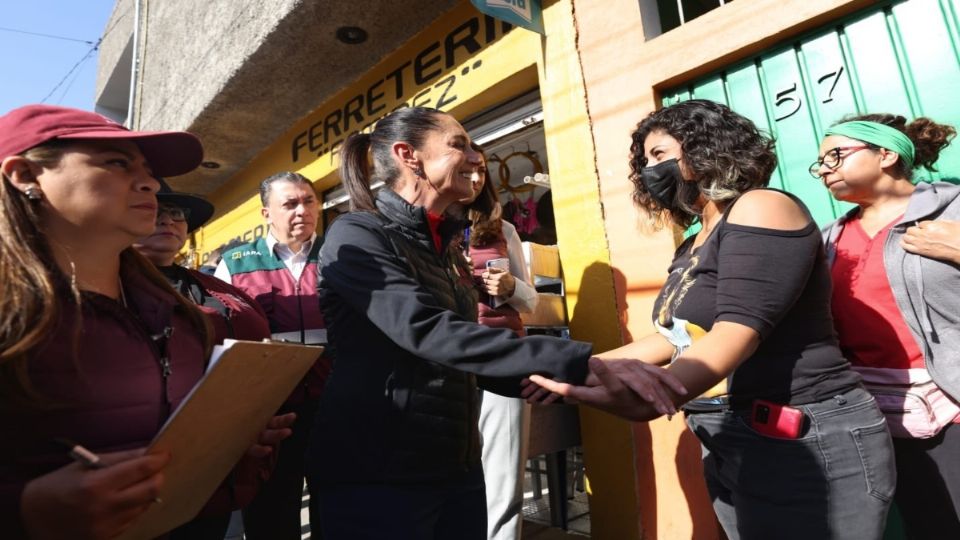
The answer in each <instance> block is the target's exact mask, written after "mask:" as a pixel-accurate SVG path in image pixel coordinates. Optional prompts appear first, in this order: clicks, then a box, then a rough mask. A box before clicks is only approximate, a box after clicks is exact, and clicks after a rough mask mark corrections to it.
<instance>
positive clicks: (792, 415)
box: [750, 399, 803, 439]
mask: <svg viewBox="0 0 960 540" xmlns="http://www.w3.org/2000/svg"><path fill="white" fill-rule="evenodd" d="M750 427H752V428H753V429H754V430H755V431H757V432H758V433H762V434H764V435H766V436H768V437H774V438H777V439H796V438H798V437H800V431H801V430H802V429H803V411H801V410H800V409H795V408H793V407H790V406H788V405H781V404H779V403H773V402H772V401H766V400H763V399H755V400H754V401H753V413H752V414H751V415H750Z"/></svg>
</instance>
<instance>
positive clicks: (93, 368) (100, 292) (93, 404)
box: [0, 105, 287, 538]
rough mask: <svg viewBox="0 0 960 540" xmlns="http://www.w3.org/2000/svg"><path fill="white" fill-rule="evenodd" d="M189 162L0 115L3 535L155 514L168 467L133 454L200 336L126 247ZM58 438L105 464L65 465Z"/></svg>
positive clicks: (17, 115)
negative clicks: (164, 182)
mask: <svg viewBox="0 0 960 540" xmlns="http://www.w3.org/2000/svg"><path fill="white" fill-rule="evenodd" d="M201 158H202V148H201V146H200V143H199V141H198V140H197V139H196V138H195V137H193V136H192V135H190V134H188V133H143V132H131V131H128V130H126V129H125V128H123V127H122V126H119V125H118V124H116V123H114V122H112V121H110V120H108V119H106V118H104V117H102V116H99V115H97V114H94V113H89V112H84V111H79V110H76V109H68V108H64V107H52V106H43V105H33V106H28V107H22V108H20V109H16V110H14V111H11V112H10V113H8V114H6V115H4V116H2V117H0V173H2V180H0V204H2V211H0V283H3V287H2V288H0V305H3V310H2V311H0V386H2V388H0V440H2V441H3V444H2V445H0V529H2V530H3V532H4V537H5V538H25V537H29V538H60V537H75V538H107V537H112V536H115V535H117V534H119V533H120V532H122V531H123V530H124V529H125V528H126V527H127V526H129V525H130V524H131V523H132V521H133V520H134V519H136V518H137V517H138V516H139V515H140V514H141V513H143V512H144V511H145V510H146V509H147V508H149V507H150V505H152V504H162V501H159V500H157V499H156V497H157V494H158V493H159V489H160V486H161V484H162V482H163V475H162V470H163V467H164V465H165V464H166V462H167V461H168V459H169V456H166V455H143V451H142V447H143V446H145V445H146V444H147V443H148V442H149V441H150V440H151V439H152V438H153V436H154V434H155V433H156V432H157V430H158V429H159V428H160V426H161V425H162V424H163V423H164V421H165V420H166V418H167V417H168V416H169V414H170V413H171V412H172V411H173V410H174V409H175V408H176V406H177V405H178V404H179V402H180V401H182V400H183V398H184V397H185V396H186V394H187V392H189V390H190V389H191V387H192V386H193V385H194V384H195V383H196V381H197V380H199V378H200V376H201V375H202V373H203V369H204V359H205V358H206V356H207V352H208V349H209V343H210V331H209V329H208V324H207V322H206V320H205V318H204V316H203V314H202V313H201V312H200V311H199V310H198V309H197V308H196V307H195V306H194V305H192V304H191V303H189V302H188V301H186V300H185V299H183V298H182V297H180V296H179V295H177V294H175V293H174V291H173V290H172V289H171V288H170V286H169V285H168V284H167V282H166V280H165V278H164V277H163V276H162V275H161V274H159V273H158V272H157V271H156V269H154V268H153V266H152V265H151V264H150V263H149V262H148V261H146V260H145V259H144V258H143V257H142V256H140V255H139V254H138V253H137V252H136V251H135V250H133V249H132V248H130V247H129V246H130V245H131V244H132V243H133V242H134V241H135V240H136V239H138V238H142V237H144V236H147V235H149V234H150V233H151V232H152V231H153V229H154V225H155V222H156V212H157V199H156V192H157V190H158V189H159V188H160V183H159V182H158V181H157V180H156V178H155V177H154V175H156V174H163V175H171V176H172V175H177V174H182V173H185V172H188V171H190V170H192V169H193V168H194V167H196V166H197V165H198V164H199V162H200V159H201ZM286 434H287V430H276V431H272V432H268V433H265V435H271V436H275V437H278V438H282V436H284V435H286ZM64 439H69V440H71V441H75V442H76V443H79V444H82V445H84V446H86V447H87V448H89V449H90V450H92V451H94V452H97V453H99V454H100V460H101V463H102V464H106V465H109V466H107V467H102V468H93V467H83V466H81V465H80V464H79V463H72V462H71V460H70V458H69V457H68V455H67V453H66V452H65V451H64V450H63V449H61V448H58V445H57V443H56V441H58V440H59V441H62V440H64ZM261 441H266V439H265V438H262V439H261ZM271 442H272V441H271ZM61 444H62V442H61ZM260 450H261V451H265V450H264V449H260Z"/></svg>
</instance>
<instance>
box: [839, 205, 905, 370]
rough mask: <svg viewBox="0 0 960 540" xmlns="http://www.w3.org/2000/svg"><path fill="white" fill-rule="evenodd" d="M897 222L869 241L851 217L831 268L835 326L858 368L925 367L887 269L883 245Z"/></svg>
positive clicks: (846, 352) (846, 351)
mask: <svg viewBox="0 0 960 540" xmlns="http://www.w3.org/2000/svg"><path fill="white" fill-rule="evenodd" d="M901 217H902V216H901ZM899 220H900V218H899V217H898V218H897V219H895V220H893V221H892V222H891V223H889V224H887V226H886V227H884V228H883V229H882V230H881V231H880V232H878V233H877V234H876V236H874V237H873V238H870V237H869V236H868V235H867V233H866V231H864V230H863V227H862V226H861V225H860V219H859V218H855V219H851V220H850V221H848V222H847V223H846V225H845V226H844V227H843V230H842V231H841V232H840V236H839V238H837V246H836V248H837V249H836V253H837V258H836V260H835V261H834V263H833V268H832V269H831V274H832V277H833V301H832V308H833V322H834V325H835V326H836V329H837V333H838V334H839V336H840V348H841V349H842V350H843V353H844V355H845V356H846V357H847V359H848V360H850V362H851V363H852V364H853V365H855V366H867V367H880V368H895V369H906V368H922V367H924V361H923V352H921V350H920V347H919V346H918V345H917V342H916V340H915V339H914V337H913V334H911V333H910V328H909V327H908V326H907V323H906V322H904V320H903V315H902V314H901V313H900V309H899V308H898V307H897V302H896V300H895V299H894V297H893V291H892V290H891V289H890V282H889V281H888V280H887V272H886V269H885V268H884V266H883V245H884V243H885V242H886V240H887V236H888V235H889V234H890V228H891V227H892V226H893V224H894V223H896V222H898V221H899Z"/></svg>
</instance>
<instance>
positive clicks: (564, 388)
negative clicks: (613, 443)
mask: <svg viewBox="0 0 960 540" xmlns="http://www.w3.org/2000/svg"><path fill="white" fill-rule="evenodd" d="M621 362H623V363H626V362H632V363H637V364H642V365H641V366H630V367H623V366H617V367H616V368H614V369H612V366H615V365H617V364H618V363H621ZM615 370H616V371H618V372H619V373H615ZM590 371H591V376H590V377H588V378H587V381H586V382H587V384H586V385H585V386H575V385H571V384H568V383H561V382H557V381H553V380H550V379H547V378H545V377H542V376H540V375H531V376H530V380H531V381H532V382H534V383H536V384H538V385H540V386H541V387H543V390H546V391H549V392H553V393H554V394H558V395H561V396H563V397H564V398H565V399H566V400H567V401H568V402H572V403H582V404H584V405H589V406H591V407H594V408H597V409H600V410H603V411H607V412H609V413H612V414H615V415H617V416H620V417H623V418H626V419H628V420H646V419H649V414H646V411H645V409H646V408H647V406H648V405H649V406H652V407H653V408H654V409H655V410H656V411H657V412H658V413H660V414H673V413H675V412H676V407H675V406H674V404H673V401H672V400H670V399H669V397H668V395H667V393H666V392H665V391H664V389H663V387H662V386H661V383H666V384H667V385H668V386H669V387H670V388H671V389H673V390H674V391H675V392H676V393H677V394H679V395H686V393H687V391H686V388H684V387H683V385H682V384H681V383H680V381H679V380H677V379H676V377H674V376H673V375H671V374H670V373H668V372H667V371H666V370H664V369H663V368H660V367H657V366H654V365H651V364H646V363H644V362H640V361H639V360H617V361H604V360H600V359H599V358H591V359H590ZM621 377H623V378H624V379H625V380H626V381H629V383H628V384H624V381H623V380H621ZM594 383H596V384H595V385H593V386H591V384H594ZM634 388H638V389H641V391H640V392H641V393H638V392H637V391H635V390H634ZM665 398H666V399H667V401H666V402H664V399H665ZM548 399H549V398H548Z"/></svg>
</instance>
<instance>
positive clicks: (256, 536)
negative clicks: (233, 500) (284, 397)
mask: <svg viewBox="0 0 960 540" xmlns="http://www.w3.org/2000/svg"><path fill="white" fill-rule="evenodd" d="M318 404H319V400H316V399H313V400H307V401H305V402H303V403H301V404H300V405H297V406H294V407H292V408H289V409H287V408H285V409H284V410H282V411H280V412H282V413H288V412H295V413H297V420H296V422H295V423H294V424H293V434H292V435H291V436H290V437H289V438H288V439H286V440H285V441H283V442H282V443H280V449H279V450H280V452H279V455H278V456H277V457H278V459H277V466H276V468H275V469H274V470H273V474H272V475H271V476H270V480H268V481H267V482H266V483H265V484H264V485H263V486H262V487H261V488H260V491H259V492H258V493H257V496H256V498H254V499H253V502H251V503H250V505H249V506H247V507H246V508H244V510H243V529H244V532H245V534H246V538H247V540H287V539H290V540H300V534H301V531H300V510H301V509H302V507H303V503H302V501H303V468H304V467H303V464H304V459H305V455H306V452H307V443H308V442H309V441H310V428H311V427H312V426H313V418H314V416H315V415H316V413H317V406H318ZM315 506H316V505H315V503H314V502H313V501H312V500H311V504H310V524H311V528H312V529H315V530H319V526H318V525H317V524H318V523H319V517H318V513H317V512H316V509H315ZM312 534H313V537H314V538H318V537H319V535H318V533H317V532H315V531H312Z"/></svg>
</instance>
